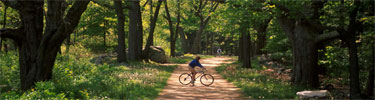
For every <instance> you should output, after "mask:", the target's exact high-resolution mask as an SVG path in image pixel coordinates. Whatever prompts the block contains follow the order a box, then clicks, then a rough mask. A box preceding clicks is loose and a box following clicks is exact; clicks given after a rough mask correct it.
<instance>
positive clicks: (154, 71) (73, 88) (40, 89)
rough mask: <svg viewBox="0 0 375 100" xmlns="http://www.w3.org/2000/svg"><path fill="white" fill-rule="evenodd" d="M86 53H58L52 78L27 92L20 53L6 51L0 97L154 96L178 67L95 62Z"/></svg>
mask: <svg viewBox="0 0 375 100" xmlns="http://www.w3.org/2000/svg"><path fill="white" fill-rule="evenodd" d="M71 48H72V49H71V50H72V51H73V50H77V49H78V50H81V49H83V48H82V47H80V48H76V46H73V47H71ZM85 52H86V53H85ZM87 52H88V51H81V52H80V53H74V52H73V53H63V54H64V55H65V56H63V55H59V56H58V57H57V60H56V63H55V65H54V69H53V78H52V80H50V81H45V82H38V83H36V86H35V87H34V88H33V89H31V90H29V91H25V92H22V91H20V90H19V86H20V85H19V77H18V75H19V69H18V68H19V67H18V65H17V61H18V60H17V56H16V55H14V54H13V53H14V52H9V53H8V54H4V56H2V57H0V61H1V63H0V68H1V69H5V70H0V71H1V74H2V75H1V76H2V77H0V80H1V83H0V85H7V86H8V87H7V88H1V95H0V99H132V100H134V99H154V98H155V97H156V96H157V95H158V93H159V92H160V91H161V90H162V89H163V87H164V86H165V85H166V81H167V79H168V78H169V76H170V75H171V73H172V72H173V70H174V68H175V67H176V66H162V65H156V64H148V63H143V62H131V63H130V64H125V65H124V64H117V63H109V64H106V63H105V64H103V65H95V64H93V63H91V62H90V59H91V58H92V57H93V55H91V54H89V53H87Z"/></svg>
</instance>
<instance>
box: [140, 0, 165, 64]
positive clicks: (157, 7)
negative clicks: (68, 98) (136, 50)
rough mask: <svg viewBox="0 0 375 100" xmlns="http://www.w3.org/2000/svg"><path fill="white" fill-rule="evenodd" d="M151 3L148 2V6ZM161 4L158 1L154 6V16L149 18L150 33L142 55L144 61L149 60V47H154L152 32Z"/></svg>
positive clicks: (159, 0) (160, 0)
mask: <svg viewBox="0 0 375 100" xmlns="http://www.w3.org/2000/svg"><path fill="white" fill-rule="evenodd" d="M151 3H152V0H150V4H151ZM161 3H162V0H158V4H157V6H156V10H155V13H154V16H153V18H152V17H151V24H150V33H149V35H148V38H147V43H146V47H145V51H144V55H143V56H144V59H146V60H147V59H149V51H150V46H152V45H154V31H155V27H156V21H157V19H158V16H159V10H160V6H161ZM151 7H152V6H151ZM151 9H152V8H151Z"/></svg>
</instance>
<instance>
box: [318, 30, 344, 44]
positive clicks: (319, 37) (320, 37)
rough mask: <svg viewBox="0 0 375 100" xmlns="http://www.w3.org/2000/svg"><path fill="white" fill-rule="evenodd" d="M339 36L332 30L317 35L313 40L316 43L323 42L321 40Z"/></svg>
mask: <svg viewBox="0 0 375 100" xmlns="http://www.w3.org/2000/svg"><path fill="white" fill-rule="evenodd" d="M339 36H340V34H339V33H338V32H337V31H336V30H334V31H332V32H329V33H325V34H320V35H319V36H317V37H316V38H315V42H316V43H318V42H323V41H327V40H331V39H335V38H338V37H339Z"/></svg>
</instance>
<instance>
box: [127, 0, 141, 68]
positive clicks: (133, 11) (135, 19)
mask: <svg viewBox="0 0 375 100" xmlns="http://www.w3.org/2000/svg"><path fill="white" fill-rule="evenodd" d="M129 2H130V11H129V41H128V43H129V50H128V58H129V60H137V61H140V60H141V57H142V44H143V27H142V18H141V10H140V5H139V2H140V1H138V0H134V1H129Z"/></svg>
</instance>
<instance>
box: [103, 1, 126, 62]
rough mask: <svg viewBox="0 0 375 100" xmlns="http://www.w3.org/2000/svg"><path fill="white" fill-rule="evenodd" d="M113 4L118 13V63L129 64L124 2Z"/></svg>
mask: <svg viewBox="0 0 375 100" xmlns="http://www.w3.org/2000/svg"><path fill="white" fill-rule="evenodd" d="M113 2H114V5H115V10H116V13H117V38H118V41H117V42H118V46H117V61H118V62H119V63H121V62H127V59H126V52H125V32H124V26H125V24H124V22H125V15H124V12H123V8H122V1H121V0H113ZM104 36H105V34H104Z"/></svg>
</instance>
